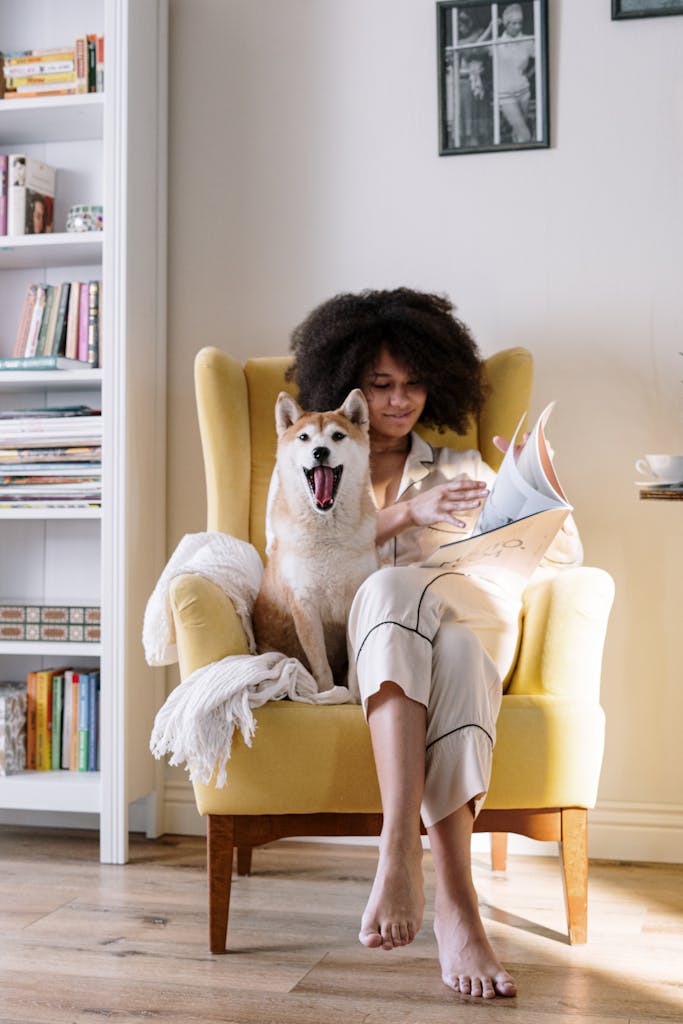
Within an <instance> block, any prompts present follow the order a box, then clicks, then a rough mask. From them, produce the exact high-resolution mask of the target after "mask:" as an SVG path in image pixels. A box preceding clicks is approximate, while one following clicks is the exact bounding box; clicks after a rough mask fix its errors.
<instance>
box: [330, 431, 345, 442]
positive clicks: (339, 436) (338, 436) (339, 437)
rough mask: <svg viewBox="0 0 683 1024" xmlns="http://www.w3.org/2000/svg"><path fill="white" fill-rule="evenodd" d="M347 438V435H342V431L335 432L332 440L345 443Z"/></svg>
mask: <svg viewBox="0 0 683 1024" xmlns="http://www.w3.org/2000/svg"><path fill="white" fill-rule="evenodd" d="M345 437H346V434H342V432H341V430H335V432H334V434H333V435H332V440H333V441H343V440H344V438H345Z"/></svg>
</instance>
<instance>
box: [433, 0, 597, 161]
mask: <svg viewBox="0 0 683 1024" xmlns="http://www.w3.org/2000/svg"><path fill="white" fill-rule="evenodd" d="M615 2H616V0H615ZM436 6H437V56H438V86H439V152H440V154H441V155H442V156H452V155H453V156H454V155H458V154H462V153H494V152H497V151H499V150H510V149H538V148H544V147H547V146H549V145H550V129H549V116H548V5H547V0H521V2H520V3H491V2H490V0H440V2H439V3H437V5H436Z"/></svg>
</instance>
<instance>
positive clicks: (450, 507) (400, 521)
mask: <svg viewBox="0 0 683 1024" xmlns="http://www.w3.org/2000/svg"><path fill="white" fill-rule="evenodd" d="M488 493H489V492H488V488H487V486H486V483H485V482H484V481H483V480H472V479H470V477H468V476H467V475H466V474H464V473H463V474H461V475H460V476H457V477H455V479H453V480H449V481H448V483H445V484H439V485H438V486H437V487H432V488H430V489H429V490H426V491H422V492H421V493H419V494H416V495H415V497H414V498H410V500H409V501H397V502H395V504H393V505H387V507H386V508H382V509H380V510H379V512H378V513H377V545H378V546H380V545H382V544H385V543H386V541H388V540H391V539H392V537H396V536H398V534H399V533H402V532H403V531H404V530H406V529H408V527H410V526H433V525H434V524H435V523H453V525H454V526H460V527H464V526H465V523H464V522H463V521H462V520H461V519H458V518H457V517H456V516H455V514H454V513H455V512H460V511H464V510H465V509H472V508H478V507H479V506H480V505H481V503H482V501H483V500H484V498H485V497H486V495H487V494H488Z"/></svg>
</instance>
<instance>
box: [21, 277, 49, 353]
mask: <svg viewBox="0 0 683 1024" xmlns="http://www.w3.org/2000/svg"><path fill="white" fill-rule="evenodd" d="M45 294H46V289H45V285H44V284H39V285H37V287H36V303H35V306H34V307H33V314H32V316H31V323H30V324H29V329H28V334H27V336H26V343H25V345H24V353H23V354H24V355H25V356H34V355H35V354H36V349H37V347H38V335H39V334H40V325H41V323H42V322H43V311H44V310H45Z"/></svg>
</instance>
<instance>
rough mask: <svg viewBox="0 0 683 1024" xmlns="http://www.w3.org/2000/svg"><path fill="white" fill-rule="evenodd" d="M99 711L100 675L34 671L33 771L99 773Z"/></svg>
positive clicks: (29, 736) (29, 715)
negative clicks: (62, 770) (65, 770)
mask: <svg viewBox="0 0 683 1024" xmlns="http://www.w3.org/2000/svg"><path fill="white" fill-rule="evenodd" d="M99 709H100V673H99V670H97V669H86V670H82V669H72V668H56V669H55V668H51V669H40V670H38V671H36V672H29V673H28V678H27V685H26V768H27V770H29V771H33V770H35V771H60V770H61V769H63V768H64V769H67V770H70V771H79V772H94V771H97V769H98V767H99V732H100V730H99Z"/></svg>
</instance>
